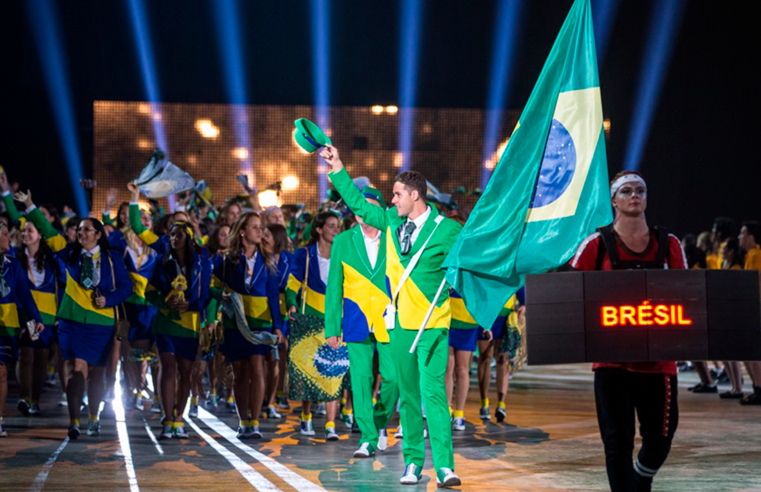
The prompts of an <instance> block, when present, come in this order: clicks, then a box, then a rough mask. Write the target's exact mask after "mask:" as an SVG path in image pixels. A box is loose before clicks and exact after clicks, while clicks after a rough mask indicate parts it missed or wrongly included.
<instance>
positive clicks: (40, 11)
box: [25, 0, 90, 217]
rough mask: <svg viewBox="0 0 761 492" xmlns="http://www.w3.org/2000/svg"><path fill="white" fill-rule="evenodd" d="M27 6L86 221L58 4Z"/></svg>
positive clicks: (38, 1) (37, 1)
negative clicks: (56, 7) (57, 9)
mask: <svg viewBox="0 0 761 492" xmlns="http://www.w3.org/2000/svg"><path fill="white" fill-rule="evenodd" d="M25 5H26V6H27V14H28V16H29V20H30V25H31V28H32V32H33V35H34V39H35V42H36V44H37V49H38V50H39V54H40V59H41V61H42V72H43V74H44V77H45V84H46V86H47V89H48V94H49V96H50V103H51V107H52V108H53V116H54V118H55V123H56V127H57V128H58V136H59V138H60V139H61V147H62V148H63V154H64V159H65V162H66V167H67V168H68V171H69V184H70V186H71V189H72V191H73V193H74V199H75V202H76V208H77V213H78V214H79V216H80V217H87V215H88V213H89V210H90V207H89V206H88V204H87V197H86V196H85V191H84V190H83V189H82V188H81V187H80V186H79V182H80V180H81V179H82V178H83V177H84V171H83V166H82V155H81V152H80V149H79V142H78V140H77V135H76V128H77V122H76V120H75V118H74V108H73V103H72V96H71V89H70V87H69V78H68V74H67V72H66V67H65V65H64V60H63V56H64V55H63V48H62V44H63V38H62V37H61V33H60V31H59V29H58V22H57V19H56V18H57V12H56V10H55V3H54V2H52V1H46V0H31V1H29V2H25Z"/></svg>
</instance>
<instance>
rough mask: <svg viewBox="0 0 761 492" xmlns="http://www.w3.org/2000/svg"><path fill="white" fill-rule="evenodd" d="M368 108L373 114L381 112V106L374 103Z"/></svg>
mask: <svg viewBox="0 0 761 492" xmlns="http://www.w3.org/2000/svg"><path fill="white" fill-rule="evenodd" d="M370 110H371V111H372V112H373V114H383V106H380V105H375V106H373V107H372V108H370Z"/></svg>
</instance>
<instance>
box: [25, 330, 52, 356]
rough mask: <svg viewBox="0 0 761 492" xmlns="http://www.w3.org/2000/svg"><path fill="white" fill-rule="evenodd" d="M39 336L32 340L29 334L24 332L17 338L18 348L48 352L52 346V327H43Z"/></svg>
mask: <svg viewBox="0 0 761 492" xmlns="http://www.w3.org/2000/svg"><path fill="white" fill-rule="evenodd" d="M39 335H40V336H39V338H38V339H37V340H32V337H30V336H29V333H28V332H26V331H24V332H23V333H22V334H21V336H20V337H19V341H18V344H19V347H32V348H34V349H43V350H50V347H51V346H52V345H53V325H45V329H44V330H42V332H40V334H39Z"/></svg>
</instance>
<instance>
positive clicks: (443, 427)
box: [320, 145, 462, 487]
mask: <svg viewBox="0 0 761 492" xmlns="http://www.w3.org/2000/svg"><path fill="white" fill-rule="evenodd" d="M320 156H321V157H322V158H323V159H324V160H325V161H326V162H327V163H328V164H329V165H330V166H331V172H330V173H329V174H328V176H329V177H330V180H331V181H332V182H333V186H335V188H336V190H338V192H339V193H340V194H341V197H343V199H344V201H345V202H346V204H347V205H348V206H349V208H350V209H351V210H352V211H353V212H354V213H355V214H356V215H358V216H359V217H361V218H362V219H363V220H364V222H366V223H367V224H368V225H370V226H372V227H375V228H377V229H380V230H381V231H385V232H386V251H387V258H386V277H387V281H388V286H389V288H390V291H389V295H390V296H391V303H390V304H389V305H388V306H387V308H386V313H385V315H384V318H386V326H387V329H388V331H389V336H390V339H391V352H392V353H393V359H394V363H395V366H396V369H397V374H398V376H399V379H398V383H399V393H400V396H401V409H400V410H401V420H402V427H403V428H404V441H403V444H402V449H403V454H404V463H405V471H404V475H403V476H402V478H401V479H400V481H399V482H400V483H401V484H402V485H414V484H417V483H418V482H419V480H420V477H421V473H422V470H423V464H424V462H425V440H424V437H423V428H424V423H423V414H422V409H421V407H420V402H421V400H422V402H423V404H424V405H425V410H426V417H427V422H428V430H429V436H430V441H431V451H432V454H433V466H434V469H435V470H436V480H437V483H438V484H439V485H440V486H443V487H452V486H457V485H460V483H461V482H460V478H459V477H458V476H457V475H455V473H454V452H453V449H452V428H451V422H450V417H449V408H448V405H447V398H446V390H445V386H444V379H445V375H446V368H447V361H448V358H449V327H450V322H451V317H452V313H451V308H450V303H449V289H442V287H443V286H444V285H445V282H444V271H443V270H442V268H441V267H442V262H443V261H444V258H445V257H446V256H447V255H448V254H449V251H450V248H451V246H452V243H453V242H454V241H455V239H456V238H457V235H458V234H459V233H460V230H461V229H462V226H461V225H460V224H458V223H457V222H455V221H453V220H451V219H447V218H444V217H443V216H441V215H440V214H439V213H438V211H437V210H436V208H435V207H433V206H431V205H429V204H428V203H426V201H425V197H426V192H427V185H426V180H425V178H424V177H423V175H422V174H420V173H419V172H416V171H405V172H402V173H401V174H399V175H398V176H397V177H396V179H395V182H394V188H393V191H394V197H393V199H392V203H393V205H394V207H392V208H390V209H388V210H385V209H383V208H382V207H380V206H378V205H373V204H371V203H369V202H368V201H366V199H365V197H364V196H363V195H362V193H361V192H360V191H359V189H357V188H356V186H354V183H353V182H352V180H351V178H350V177H349V174H348V173H347V172H346V169H345V168H344V165H343V163H342V162H341V159H340V157H339V155H338V150H337V149H336V148H335V147H333V146H332V145H325V147H324V148H323V149H322V151H321V152H320ZM421 325H424V330H421V333H420V336H419V341H418V343H417V350H415V351H411V350H410V348H411V347H412V346H413V343H414V342H415V338H416V335H418V330H419V329H420V328H421ZM410 352H412V353H410Z"/></svg>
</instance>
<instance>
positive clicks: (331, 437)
mask: <svg viewBox="0 0 761 492" xmlns="http://www.w3.org/2000/svg"><path fill="white" fill-rule="evenodd" d="M325 439H327V440H328V441H338V440H339V439H340V436H339V435H338V433H337V432H336V428H335V427H326V428H325Z"/></svg>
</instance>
